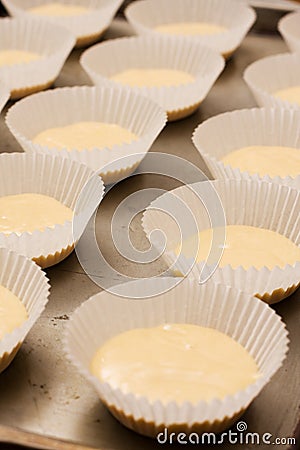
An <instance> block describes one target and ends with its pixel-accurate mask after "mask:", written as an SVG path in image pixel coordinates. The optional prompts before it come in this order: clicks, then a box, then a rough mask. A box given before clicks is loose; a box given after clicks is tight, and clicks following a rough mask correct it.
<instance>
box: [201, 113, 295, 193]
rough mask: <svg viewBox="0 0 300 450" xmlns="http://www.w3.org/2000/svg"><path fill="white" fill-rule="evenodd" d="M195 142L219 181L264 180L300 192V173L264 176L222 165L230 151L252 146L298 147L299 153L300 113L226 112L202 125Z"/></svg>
mask: <svg viewBox="0 0 300 450" xmlns="http://www.w3.org/2000/svg"><path fill="white" fill-rule="evenodd" d="M253 130H255V133H253ZM192 140H193V143H194V145H195V147H196V148H197V150H198V151H199V153H200V154H201V156H202V158H203V159H204V161H205V163H206V164H207V166H208V168H209V170H210V171H211V173H212V175H213V176H214V178H216V179H227V178H229V179H256V180H259V179H261V180H263V181H267V182H274V183H278V184H284V185H287V186H290V187H292V188H296V189H299V190H300V174H299V175H297V177H290V176H286V177H284V178H282V177H280V176H277V177H271V176H269V175H265V176H264V177H261V176H259V175H258V174H255V175H254V174H252V175H250V174H249V173H248V172H242V171H241V170H240V169H238V168H233V167H232V166H231V165H225V164H224V163H223V162H222V158H223V157H225V156H226V155H228V154H229V153H230V152H232V151H234V150H238V149H240V148H243V147H248V146H252V145H268V146H272V145H273V146H283V147H295V148H298V149H299V151H300V111H295V110H287V109H279V108H277V109H268V108H253V109H243V110H237V111H232V112H227V113H224V114H220V115H218V116H215V117H213V118H211V119H208V120H206V121H205V122H203V123H202V124H200V125H199V126H198V127H197V128H196V129H195V131H194V133H193V138H192Z"/></svg>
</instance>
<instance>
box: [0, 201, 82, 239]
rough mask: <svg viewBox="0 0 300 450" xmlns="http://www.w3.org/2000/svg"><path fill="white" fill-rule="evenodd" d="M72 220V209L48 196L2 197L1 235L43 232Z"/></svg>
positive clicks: (0, 207) (0, 210) (0, 211)
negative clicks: (47, 228)
mask: <svg viewBox="0 0 300 450" xmlns="http://www.w3.org/2000/svg"><path fill="white" fill-rule="evenodd" d="M72 218H73V211H72V209H70V208H68V207H67V206H65V205H63V204H62V203H60V202H59V201H57V200H56V199H55V198H53V197H49V196H47V195H41V194H33V193H27V194H18V195H7V196H5V197H0V233H5V234H10V233H12V232H15V233H18V234H20V233H24V232H26V231H27V232H33V231H34V230H41V231H43V230H45V228H46V227H54V226H55V225H56V224H63V223H64V222H66V221H67V220H72Z"/></svg>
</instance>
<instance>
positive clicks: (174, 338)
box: [91, 324, 260, 404]
mask: <svg viewBox="0 0 300 450" xmlns="http://www.w3.org/2000/svg"><path fill="white" fill-rule="evenodd" d="M91 372H92V374H93V375H95V376H96V377H98V378H99V379H100V380H101V381H102V382H104V383H105V382H107V383H109V384H110V386H112V387H113V388H115V389H116V388H119V389H121V391H122V392H123V393H129V392H132V393H134V394H135V395H137V396H145V397H147V399H148V400H149V401H151V402H154V401H155V400H160V401H162V402H163V403H167V402H170V401H172V400H173V401H176V402H178V403H183V402H185V401H189V402H192V403H194V404H195V403H198V402H200V401H202V400H204V401H209V400H212V399H213V398H218V399H223V398H224V397H226V396H227V395H233V394H235V393H236V392H238V391H239V390H242V389H245V388H246V387H247V386H249V385H250V384H252V383H254V382H255V381H256V380H257V378H258V377H259V375H260V374H259V370H258V367H257V365H256V363H255V361H254V359H253V358H252V356H250V354H249V353H248V352H247V351H246V349H245V348H244V347H242V345H240V344H239V343H238V342H236V341H234V340H233V339H232V338H230V337H229V336H227V335H225V334H223V333H221V332H219V331H217V330H215V329H212V328H205V327H200V326H198V325H192V324H165V325H160V326H157V327H154V328H144V329H133V330H129V331H126V332H124V333H122V334H119V335H117V336H115V337H113V338H112V339H110V340H108V341H107V342H106V343H105V344H104V345H103V346H102V347H100V348H99V350H98V351H97V352H96V354H95V356H94V358H93V359H92V361H91Z"/></svg>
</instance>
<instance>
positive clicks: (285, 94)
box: [273, 85, 300, 105]
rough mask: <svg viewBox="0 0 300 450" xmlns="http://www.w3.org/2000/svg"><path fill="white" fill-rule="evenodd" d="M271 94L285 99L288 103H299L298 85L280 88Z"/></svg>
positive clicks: (299, 91)
mask: <svg viewBox="0 0 300 450" xmlns="http://www.w3.org/2000/svg"><path fill="white" fill-rule="evenodd" d="M273 95H274V97H277V98H280V99H281V100H285V101H287V102H290V103H298V105H300V85H299V86H292V87H289V88H286V89H280V90H279V91H276V92H274V94H273Z"/></svg>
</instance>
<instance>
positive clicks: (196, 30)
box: [154, 22, 227, 36]
mask: <svg viewBox="0 0 300 450" xmlns="http://www.w3.org/2000/svg"><path fill="white" fill-rule="evenodd" d="M154 30H155V31H158V32H160V33H166V34H175V35H185V36H204V35H213V34H220V33H224V32H225V31H227V28H225V27H223V26H221V25H217V24H215V23H209V22H178V23H166V24H164V25H159V26H157V27H155V28H154Z"/></svg>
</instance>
